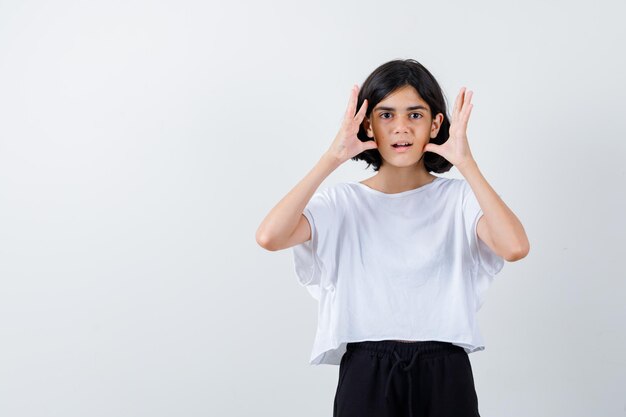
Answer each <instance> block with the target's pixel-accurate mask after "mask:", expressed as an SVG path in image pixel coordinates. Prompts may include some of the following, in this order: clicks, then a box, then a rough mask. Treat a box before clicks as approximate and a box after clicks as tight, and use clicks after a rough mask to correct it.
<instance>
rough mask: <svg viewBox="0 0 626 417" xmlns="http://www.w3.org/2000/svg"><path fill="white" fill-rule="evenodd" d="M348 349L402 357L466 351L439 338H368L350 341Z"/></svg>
mask: <svg viewBox="0 0 626 417" xmlns="http://www.w3.org/2000/svg"><path fill="white" fill-rule="evenodd" d="M346 350H348V351H351V352H353V351H358V350H365V351H370V352H372V353H376V354H378V355H391V354H392V353H393V352H397V353H398V354H399V355H400V357H403V358H406V357H412V356H413V355H414V354H415V353H416V352H419V353H418V355H419V356H423V355H425V356H429V355H436V354H440V353H452V352H465V349H463V348H462V347H461V346H458V345H454V344H452V343H450V342H443V341H439V340H421V341H416V342H408V343H407V342H397V341H395V340H366V341H362V342H349V343H348V344H347V345H346Z"/></svg>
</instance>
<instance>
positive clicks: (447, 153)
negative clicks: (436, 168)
mask: <svg viewBox="0 0 626 417" xmlns="http://www.w3.org/2000/svg"><path fill="white" fill-rule="evenodd" d="M472 94H473V92H472V91H465V87H463V88H461V91H460V92H459V95H458V96H457V99H456V101H455V103H454V109H453V111H452V120H451V121H450V131H449V133H450V137H449V138H448V140H447V141H445V142H444V143H443V144H441V145H436V144H434V143H429V144H427V145H426V146H425V147H424V150H425V151H428V152H434V153H436V154H439V155H441V156H443V157H444V158H446V159H447V160H448V161H450V163H452V164H453V165H460V164H463V163H465V162H466V161H468V160H470V159H472V153H471V151H470V148H469V143H468V141H467V123H468V121H469V116H470V113H471V111H472V108H473V107H474V105H473V104H471V100H472Z"/></svg>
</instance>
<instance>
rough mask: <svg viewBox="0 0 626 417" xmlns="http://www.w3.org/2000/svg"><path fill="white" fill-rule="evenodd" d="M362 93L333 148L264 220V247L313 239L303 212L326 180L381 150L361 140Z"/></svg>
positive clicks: (260, 236)
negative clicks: (367, 152)
mask: <svg viewBox="0 0 626 417" xmlns="http://www.w3.org/2000/svg"><path fill="white" fill-rule="evenodd" d="M358 91H359V89H358V86H354V87H353V88H352V91H351V93H350V101H349V103H348V108H347V109H346V112H345V114H344V120H343V123H342V125H341V129H339V133H337V136H336V137H335V139H334V141H333V143H332V144H331V146H330V148H329V149H328V150H327V151H326V152H325V153H324V154H323V155H322V157H321V158H320V160H319V161H318V163H317V164H315V166H314V167H313V169H311V171H309V173H308V174H307V175H306V176H305V177H304V178H303V179H302V180H301V181H300V182H299V183H298V184H297V185H296V186H295V187H294V188H293V189H292V190H291V191H289V193H288V194H287V195H286V196H285V197H283V198H282V199H281V200H280V201H279V202H278V204H276V206H275V207H274V208H273V209H272V210H271V211H270V212H269V214H268V215H267V216H266V217H265V219H263V222H262V223H261V225H260V226H259V228H258V229H257V231H256V241H257V243H258V244H259V245H260V246H261V247H263V248H265V249H267V250H271V251H275V250H279V249H285V248H288V247H291V246H293V245H296V244H298V243H302V242H306V241H307V240H309V239H310V238H311V226H310V225H309V223H308V221H307V219H306V217H305V216H304V214H302V212H303V210H304V208H305V207H306V205H307V204H308V202H309V201H310V200H311V197H313V194H314V193H315V191H316V190H317V188H318V187H319V186H320V184H321V183H322V181H324V179H325V178H326V177H327V176H328V175H330V173H331V172H333V171H334V170H335V169H336V168H337V167H338V166H340V165H341V164H342V163H344V162H345V161H347V160H348V159H351V158H353V157H354V156H356V155H358V154H360V153H361V152H363V151H365V150H368V149H374V148H377V145H376V142H375V141H373V140H372V141H366V142H361V140H360V139H359V138H358V137H357V133H358V131H359V127H360V125H361V122H362V121H363V118H364V117H365V111H366V109H367V100H363V103H362V104H361V108H360V109H359V112H358V113H356V114H355V112H356V104H357V97H358Z"/></svg>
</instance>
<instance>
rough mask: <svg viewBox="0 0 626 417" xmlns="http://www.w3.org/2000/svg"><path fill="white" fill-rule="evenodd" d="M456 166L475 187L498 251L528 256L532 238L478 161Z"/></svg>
mask: <svg viewBox="0 0 626 417" xmlns="http://www.w3.org/2000/svg"><path fill="white" fill-rule="evenodd" d="M457 168H458V169H459V171H460V172H461V174H463V176H464V177H465V179H466V180H467V182H468V184H469V185H470V187H471V188H472V190H473V191H474V195H475V196H476V199H477V200H478V203H479V204H480V208H481V209H482V210H483V215H484V220H485V224H486V225H487V229H488V230H489V236H490V237H491V240H492V241H493V243H494V245H495V247H496V248H497V252H498V253H504V254H507V256H508V257H519V256H522V257H523V256H526V253H528V250H529V242H528V237H527V236H526V232H525V231H524V226H523V225H522V223H521V222H520V221H519V219H518V218H517V216H516V215H515V213H513V211H511V209H510V208H509V207H508V206H507V205H506V204H505V203H504V201H502V199H501V198H500V196H499V195H498V194H497V193H496V191H495V190H494V189H493V188H492V187H491V185H490V184H489V183H488V182H487V180H486V179H485V177H484V176H483V175H482V173H481V172H480V170H479V169H478V165H477V164H476V162H475V161H473V160H472V161H468V162H467V163H466V164H464V165H461V166H457Z"/></svg>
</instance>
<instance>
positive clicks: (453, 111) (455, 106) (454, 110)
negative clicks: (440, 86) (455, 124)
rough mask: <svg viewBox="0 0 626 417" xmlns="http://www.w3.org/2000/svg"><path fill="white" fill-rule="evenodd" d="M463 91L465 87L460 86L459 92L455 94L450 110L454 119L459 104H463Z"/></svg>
mask: <svg viewBox="0 0 626 417" xmlns="http://www.w3.org/2000/svg"><path fill="white" fill-rule="evenodd" d="M464 91H465V87H461V90H460V91H459V94H458V95H457V96H456V100H455V102H454V109H453V110H452V118H453V119H454V117H455V116H456V115H457V114H458V113H459V110H460V109H461V106H462V104H463V94H464Z"/></svg>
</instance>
